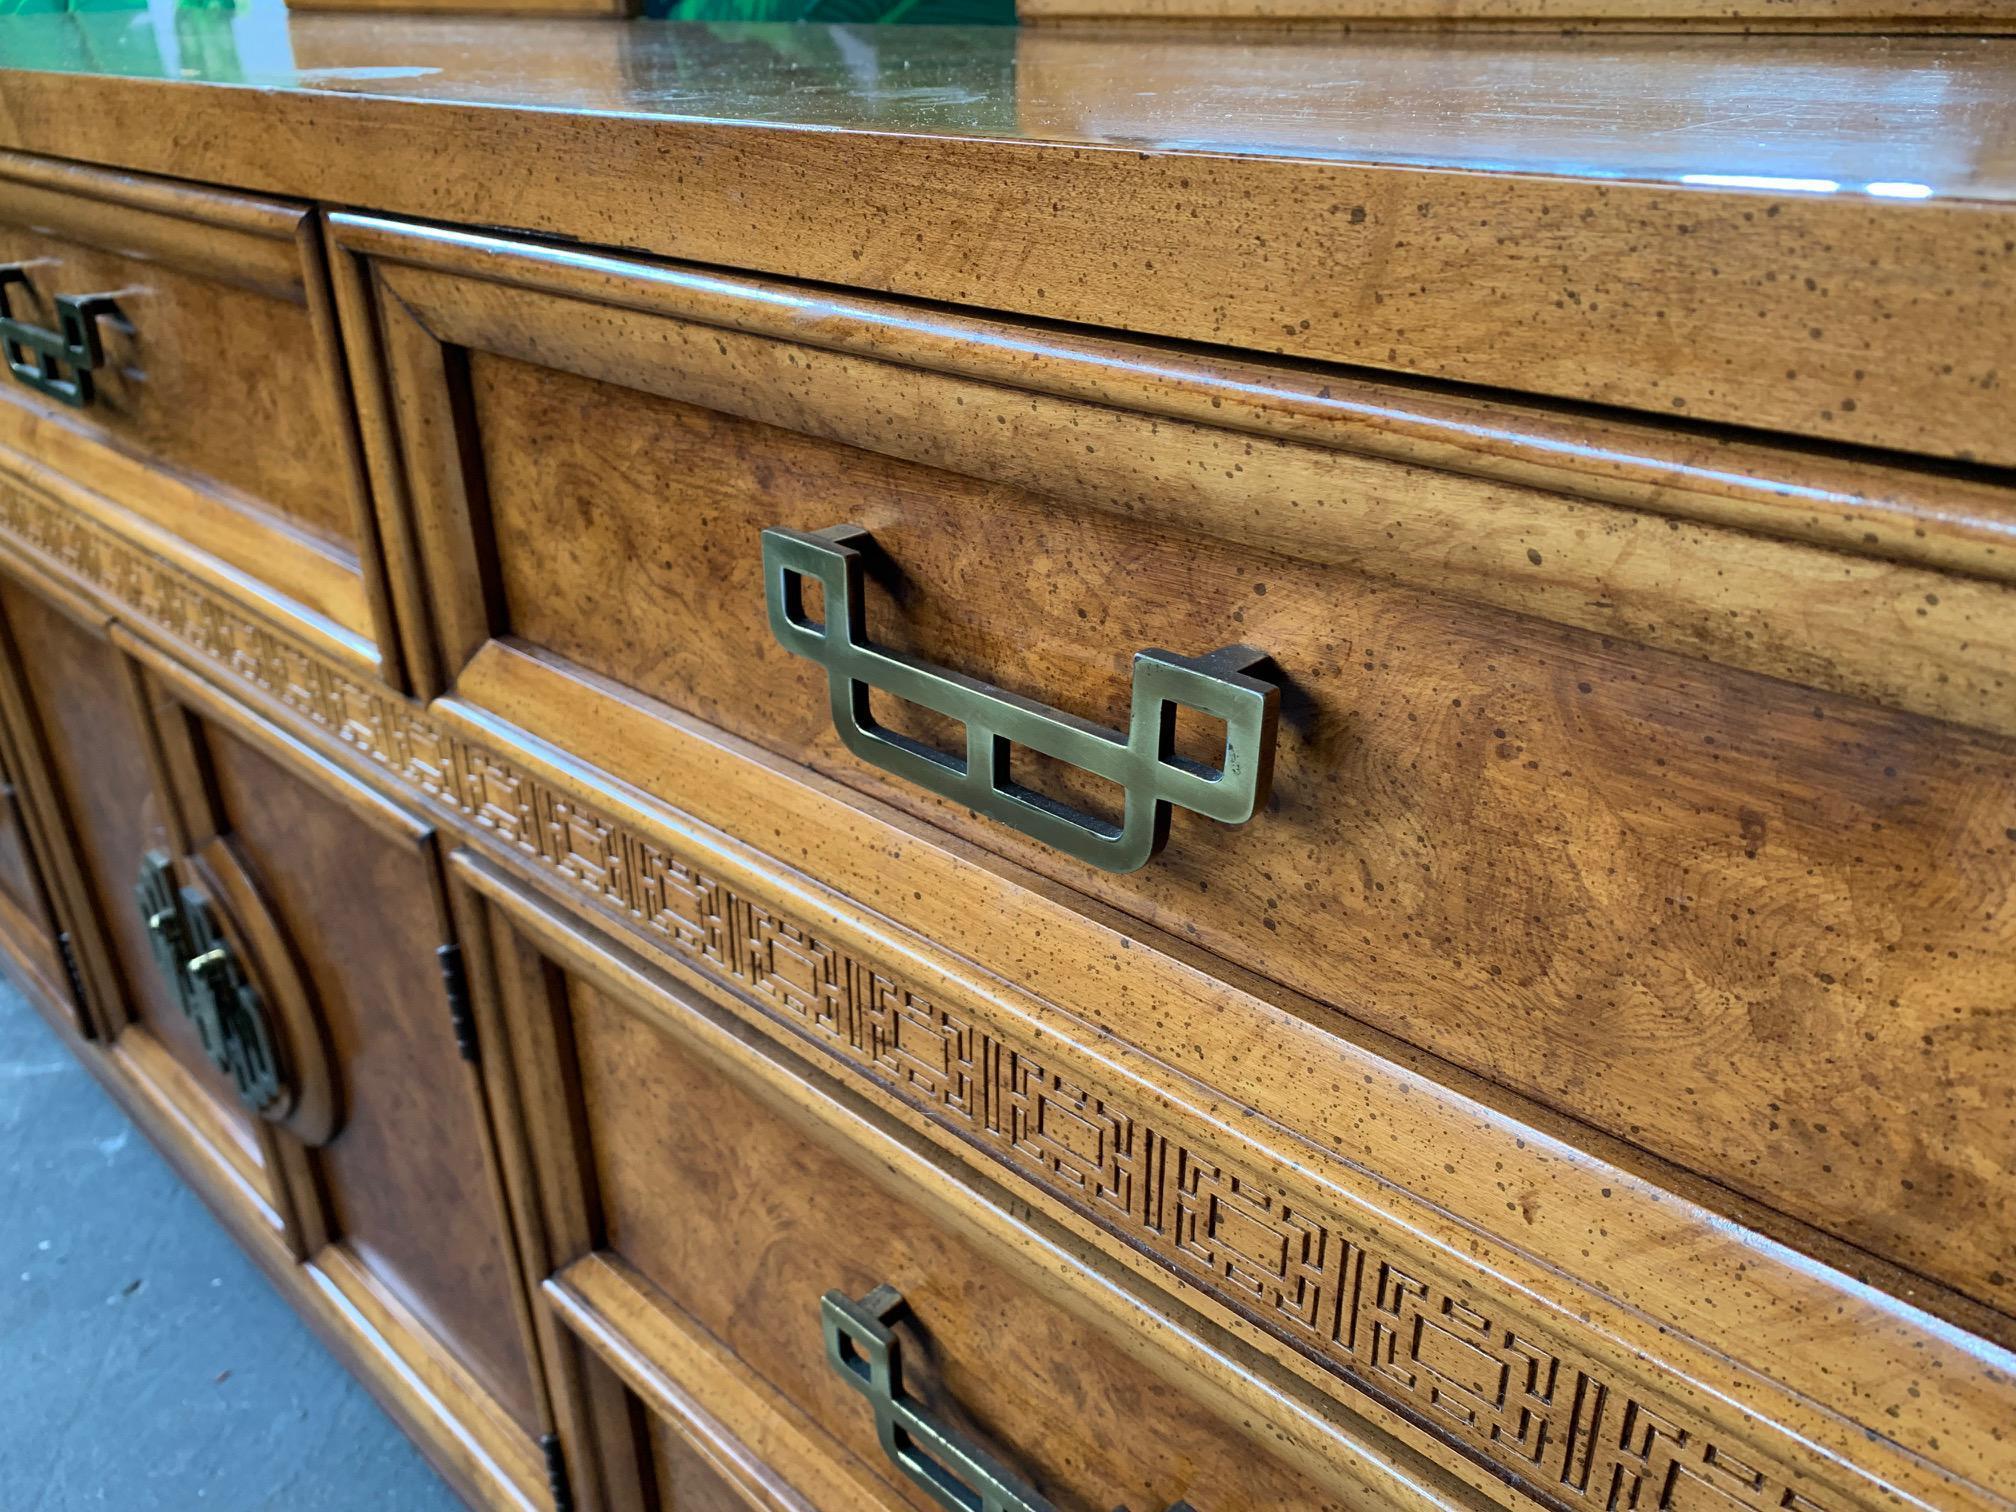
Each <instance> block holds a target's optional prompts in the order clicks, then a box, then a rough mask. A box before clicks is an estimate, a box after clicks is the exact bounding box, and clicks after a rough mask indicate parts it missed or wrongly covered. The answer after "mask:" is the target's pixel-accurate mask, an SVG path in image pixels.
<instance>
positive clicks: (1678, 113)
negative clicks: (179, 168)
mask: <svg viewBox="0 0 2016 1512" xmlns="http://www.w3.org/2000/svg"><path fill="white" fill-rule="evenodd" d="M0 66H4V67H6V68H9V69H15V68H32V69H52V70H60V71H76V72H85V73H94V74H110V75H117V76H122V77H127V78H175V77H179V78H183V79H188V80H194V81H200V82H208V83H219V84H249V85H255V86H259V87H262V88H278V89H289V90H304V91H311V92H318V93H321V92H327V93H342V94H345V95H351V96H357V95H372V96H381V97H385V98H390V99H399V100H432V101H443V102H457V103H464V104H473V105H501V106H510V107H518V108H529V109H541V110H565V111H570V112H587V113H593V114H598V115H619V116H625V117H640V116H641V117H645V118H650V119H657V120H666V121H696V122H697V121H707V122H748V123H759V124H762V125H769V126H800V127H811V128H824V129H837V130H843V131H897V132H905V133H922V134H927V135H935V136H966V137H972V136H978V137H1010V138H1021V139H1024V140H1031V141H1044V142H1070V143H1086V144H1097V145H1100V146H1108V147H1130V148H1139V149H1143V150H1149V151H1157V152H1167V151H1192V152H1213V153H1225V152H1229V153H1239V154H1254V155H1280V154H1292V155H1294V156H1296V157H1309V158H1333V159H1338V160H1343V161H1350V162H1360V163H1396V164H1409V165H1421V166H1434V167H1448V168H1461V169H1469V170H1477V171H1517V172H1527V173H1548V174H1565V175H1570V176H1574V177H1578V178H1591V179H1658V180H1664V181H1667V182H1672V183H1692V184H1722V185H1739V184H1740V183H1741V181H1744V180H1755V181H1757V183H1756V187H1759V188H1767V189H1769V188H1777V189H1782V190H1785V191H1788V192H1797V193H1803V194H1816V195H1817V194H1845V195H1855V194H1872V193H1873V194H1875V195H1877V196H1879V197H1883V196H1887V197H1892V198H1919V199H1922V198H1927V197H1931V198H1940V199H1981V200H1995V201H2009V200H2016V108H2012V104H2016V40H1998V39H1992V38H1979V37H1952V38H1932V37H1915V38H1871V37H1771V38H1739V37H1717V36H1694V37H1682V38H1676V37H1670V36H1650V37H1647V36H1631V37H1617V36H1611V37H1593V36H1581V37H1567V36H1505V35H1493V34H1477V33H1457V34H1446V35H1440V36H1424V35H1420V34H1407V33H1373V34H1366V35H1358V36H1348V37H1345V36H1331V37H1323V36H1319V35H1311V34H1308V33H1301V34H1297V33H1292V32H1280V31H1275V32H1267V31H1248V32H1245V33H1239V32H1199V31H1194V30H1190V29H1187V28H1185V29H1164V30H1160V31H1147V32H1140V31H1136V32H1107V33H1105V34H1103V35H1101V34H1091V35H1087V34H1085V33H1075V34H1072V33H1064V32H1058V31H1044V30H1036V31H1029V30H1019V31H1018V30H1017V29H1014V28H1008V27H846V26H809V25H808V26H789V25H774V24H751V25H725V24H724V25H703V24H690V23H677V22H672V23H648V22H647V23H642V24H638V25H631V26H616V27H609V26H604V25H602V24H600V23H585V22H564V21H548V22H542V23H536V24H529V25H528V24H526V23H520V22H506V21H486V20H481V19H466V18H452V19H438V18H426V17H412V18H403V19H401V20H400V21H399V22H398V23H397V24H395V25H387V24H386V23H385V22H384V21H383V20H378V19H369V18H354V17H347V16H333V15H314V14H300V15H289V14H287V13H286V12H284V11H277V10H274V9H271V8H261V7H254V8H253V9H252V10H251V11H249V12H238V13H236V14H234V13H231V12H225V11H210V10H202V11H189V12H185V13H182V14H180V15H178V16H177V17H176V18H175V25H174V28H173V30H172V32H171V31H169V30H166V29H163V28H160V27H158V26H155V25H154V24H152V23H151V22H150V21H149V20H148V18H147V17H146V16H145V15H144V14H135V13H133V12H130V11H129V12H112V13H98V14H89V13H86V14H71V15H57V16H12V17H8V18H6V20H5V21H4V23H0Z"/></svg>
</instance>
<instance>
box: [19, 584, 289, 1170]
mask: <svg viewBox="0 0 2016 1512" xmlns="http://www.w3.org/2000/svg"><path fill="white" fill-rule="evenodd" d="M0 613H4V615H5V617H6V621H7V625H8V627H9V630H10V632H11V634H12V638H13V643H14V656H15V661H16V672H17V674H18V679H19V689H18V691H19V694H20V704H21V712H22V714H23V715H24V716H25V722H27V723H29V724H31V725H32V728H33V734H34V737H35V739H36V740H37V742H38V744H39V747H40V750H41V753H42V757H43V759H44V761H45V763H46V768H47V772H48V776H49V782H50V788H51V791H52V795H53V797H54V800H55V802H56V804H57V805H59V806H60V809H61V813H60V816H56V817H55V822H54V823H53V824H52V828H58V829H60V831H61V833H62V834H63V836H64V837H65V839H66V840H67V842H68V843H69V845H70V847H71V848H72V851H73V854H74V858H75V862H76V865H77V870H78V872H79V874H80V877H81V887H82V891H83V893H84V894H85V902H86V904H87V906H88V909H89V913H90V918H89V920H88V923H87V924H85V925H84V926H83V927H80V929H79V931H78V934H79V942H78V948H79V950H80V952H83V951H87V950H88V951H92V952H95V956H96V964H97V968H98V970H99V973H100V974H101V975H102V977H103V979H104V980H105V981H106V982H107V983H108V984H109V985H110V988H111V992H112V993H114V994H116V998H117V1003H116V1005H107V1006H108V1007H109V1008H111V1012H110V1013H109V1015H108V1017H109V1018H110V1019H111V1021H112V1025H111V1026H112V1027H113V1028H114V1029H115V1030H116V1031H117V1037H118V1038H123V1037H124V1036H125V1035H128V1034H137V1035H139V1036H142V1037H144V1038H146V1039H148V1040H150V1041H152V1042H153V1046H154V1047H158V1049H159V1050H160V1051H162V1052H165V1055H156V1054H152V1053H140V1054H136V1055H129V1056H127V1057H126V1058H125V1064H126V1067H127V1069H128V1070H129V1071H130V1072H131V1073H132V1074H134V1075H136V1076H139V1077H141V1078H142V1079H143V1080H146V1081H147V1082H148V1083H149V1084H150V1086H151V1088H152V1090H153V1092H154V1093H155V1095H157V1096H159V1097H162V1098H164V1099H166V1100H167V1101H168V1102H169V1103H171V1104H172V1105H174V1106H175V1107H177V1108H178V1109H179V1110H180V1111H181V1113H182V1114H184V1115H185V1116H186V1117H187V1118H188V1119H189V1120H190V1121H191V1123H192V1124H193V1125H194V1126H195V1127H197V1128H198V1129H201V1130H202V1131H204V1133H205V1134H206V1136H207V1137H208V1139H209V1141H210V1143H211V1144H212V1146H213V1149H214V1151H215V1153H216V1154H217V1155H219V1156H220V1157H221V1158H222V1159H223V1160H225V1161H226V1162H227V1163H228V1164H229V1165H230V1166H231V1167H232V1168H233V1169H234V1170H236V1171H237V1172H238V1174H239V1175H240V1176H242V1177H243V1178H245V1179H246V1180H247V1181H248V1182H249V1183H250V1184H251V1186H252V1188H253V1189H254V1190H255V1191H257V1192H258V1193H259V1194H260V1196H261V1197H262V1198H264V1199H266V1200H267V1201H269V1202H270V1201H271V1200H273V1197H274V1195H275V1193H274V1187H273V1184H272V1179H271V1176H270V1174H269V1168H270V1160H269V1155H268V1150H267V1148H266V1138H265V1135H264V1132H263V1131H262V1130H261V1128H260V1127H259V1125H258V1121H257V1120H256V1119H254V1118H253V1117H252V1115H251V1114H250V1113H248V1112H247V1111H246V1110H245V1109H244V1108H243V1107H242V1106H241V1105H240V1104H239V1102H238V1098H237V1092H236V1089H235V1088H233V1087H232V1085H231V1083H230V1082H229V1081H228V1080H227V1079H226V1078H225V1077H224V1076H223V1075H222V1074H221V1073H219V1072H218V1070H217V1068H216V1067H215V1066H214V1065H212V1063H211V1061H210V1057H209V1056H208V1055H207V1054H206V1053H205V1051H204V1049H203V1044H202V1041H201V1039H200V1037H199V1035H198V1033H197V1030H196V1026H195V1025H194V1024H193V1023H191V1022H190V1020H189V1018H188V1016H187V1015H186V1014H185V1013H184V1012H183V1010H182V1006H181V1003H180V1001H179V1000H178V999H177V997H176V995H175V993H174V991H173V990H172V989H171V987H170V986H169V984H168V983H167V981H166V980H165V979H164V978H163V977H162V975H161V973H160V969H159V967H158V966H157V965H156V963H155V959H154V951H153V945H152V941H151V939H150V937H149V935H148V931H147V922H146V919H145V918H144V917H143V915H142V913H141V910H140V907H139V904H138V902H137V901H136V899H135V896H134V887H135V884H136V883H137V882H138V880H139V877H140V870H141V866H142V862H143V860H144V858H145V857H146V855H147V853H148V852H149V851H160V850H163V849H165V848H166V847H167V846H168V835H167V831H166V828H165V825H164V822H163V813H162V809H161V805H160V801H159V798H158V797H157V795H156V792H155V784H154V773H153V770H152V768H151V766H150V763H149V760H148V755H147V752H148V749H149V736H148V732H147V727H146V722H145V720H144V719H143V717H142V705H141V703H140V702H139V700H138V698H137V697H136V696H135V689H136V687H137V683H136V681H135V678H136V676H137V674H136V673H135V671H134V669H133V667H132V665H131V663H130V662H129V661H128V660H127V658H126V657H125V656H124V655H123V654H122V653H121V652H120V651H119V649H118V648H117V647H116V646H115V645H113V643H112V641H111V640H110V639H109V638H108V636H107V634H106V633H105V631H104V629H103V628H102V627H100V626H96V625H93V624H91V623H89V622H87V621H85V620H83V619H80V618H76V617H73V616H72V615H71V614H69V613H66V612H65V611H63V610H62V609H60V608H58V607H56V606H55V605H54V604H52V603H50V602H49V601H47V600H45V599H43V598H42V597H41V596H39V595H38V594H36V593H34V592H32V591H30V590H29V589H27V588H26V587H24V586H22V585H21V584H20V583H17V582H15V581H13V580H11V579H4V578H0ZM86 933H88V934H89V936H90V939H89V941H88V942H87V941H86V940H85V939H84V938H83V936H84V935H85V934H86ZM115 1043H117V1038H115ZM136 1048H137V1047H134V1046H128V1049H129V1050H132V1049H136ZM164 1060H165V1062H166V1063H167V1064H168V1065H172V1067H173V1068H174V1072H173V1073H172V1074H168V1075H164V1076H161V1077H159V1078H157V1077H155V1076H154V1075H153V1074H152V1072H153V1070H154V1068H161V1069H164V1070H165V1069H166V1068H165V1067H164V1066H163V1062H164ZM192 1100H193V1101H192ZM198 1104H200V1105H198Z"/></svg>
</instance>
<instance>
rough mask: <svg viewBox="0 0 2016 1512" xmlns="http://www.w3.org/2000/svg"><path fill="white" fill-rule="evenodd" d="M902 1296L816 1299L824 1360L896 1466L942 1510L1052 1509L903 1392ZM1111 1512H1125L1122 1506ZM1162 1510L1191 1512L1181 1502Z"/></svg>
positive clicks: (891, 1290)
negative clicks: (864, 1409) (898, 1324)
mask: <svg viewBox="0 0 2016 1512" xmlns="http://www.w3.org/2000/svg"><path fill="white" fill-rule="evenodd" d="M902 1309H903V1295H902V1293H901V1292H899V1291H897V1290H896V1288H895V1287H893V1286H878V1287H876V1288H875V1289H874V1290H873V1291H871V1292H870V1293H868V1295H867V1296H865V1297H863V1298H862V1299H861V1300H860V1301H858V1302H856V1301H853V1300H851V1299H850V1298H849V1297H848V1296H847V1294H846V1293H845V1292H837V1291H829V1292H828V1293H826V1295H825V1296H823V1297H821V1298H820V1299H819V1322H820V1330H821V1332H822V1333H823V1334H824V1335H825V1338H826V1362H827V1364H829V1365H831V1366H832V1367H833V1369H834V1370H835V1371H837V1372H838V1373H839V1375H840V1377H841V1379H842V1380H844V1381H846V1383H847V1384H848V1385H849V1386H852V1387H853V1388H854V1389H855V1390H856V1391H858V1392H860V1393H861V1395H863V1396H864V1397H866V1398H867V1399H868V1404H869V1405H870V1406H871V1407H873V1408H874V1409H875V1434H876V1437H877V1438H879V1439H881V1441H882V1452H883V1453H884V1454H886V1455H888V1456H889V1458H890V1459H891V1461H893V1462H894V1463H895V1465H896V1467H897V1469H899V1470H901V1471H902V1472H903V1473H904V1474H905V1475H907V1476H909V1477H910V1479H911V1480H913V1481H915V1482H916V1483H917V1484H918V1485H920V1486H922V1487H923V1488H924V1490H925V1491H926V1492H927V1493H928V1494H929V1495H930V1497H931V1499H932V1500H933V1501H935V1502H937V1503H938V1505H939V1506H941V1507H945V1508H947V1509H949V1512H1056V1504H1055V1503H1053V1502H1051V1501H1049V1500H1047V1499H1046V1498H1044V1497H1042V1496H1040V1495H1038V1494H1037V1492H1036V1490H1035V1488H1034V1487H1032V1486H1031V1485H1030V1484H1029V1483H1028V1482H1027V1481H1025V1480H1023V1479H1022V1478H1021V1477H1020V1476H1018V1475H1016V1474H1015V1473H1014V1472H1013V1471H1011V1470H1009V1469H1008V1468H1007V1467H1006V1466H1005V1465H1003V1464H1002V1463H1001V1462H1000V1461H999V1460H997V1459H995V1458H994V1457H993V1456H992V1455H990V1454H988V1453H987V1452H986V1451H985V1450H984V1449H981V1448H980V1447H979V1446H978V1445H976V1444H971V1443H968V1442H966V1441H965V1440H964V1439H963V1438H962V1437H961V1436H960V1435H958V1434H957V1433H954V1432H953V1431H952V1430H951V1429H949V1428H946V1427H944V1426H943V1425H942V1424H940V1423H937V1422H935V1421H933V1419H932V1418H931V1415H930V1414H929V1413H928V1412H927V1411H926V1410H925V1409H924V1407H923V1404H921V1403H920V1402H918V1401H917V1400H916V1399H915V1398H913V1397H911V1396H909V1395H907V1394H906V1393H905V1392H904V1390H903V1355H902V1348H901V1345H900V1344H899V1343H898V1342H897V1339H896V1336H895V1335H894V1334H893V1333H891V1332H890V1331H889V1327H888V1325H889V1322H890V1321H891V1320H892V1319H894V1318H895V1316H896V1315H897V1314H898V1313H899V1312H901V1311H902ZM1116 1512H1125V1509H1124V1508H1119V1509H1116ZM1169 1512H1191V1509H1190V1508H1189V1506H1188V1504H1187V1503H1185V1502H1180V1501H1179V1502H1176V1503H1173V1504H1172V1505H1171V1506H1170V1508H1169Z"/></svg>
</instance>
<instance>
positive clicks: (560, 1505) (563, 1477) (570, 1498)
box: [539, 1433, 574, 1512]
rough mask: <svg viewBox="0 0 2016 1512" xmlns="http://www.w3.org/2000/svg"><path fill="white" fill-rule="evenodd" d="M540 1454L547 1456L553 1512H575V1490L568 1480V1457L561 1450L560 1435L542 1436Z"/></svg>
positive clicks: (547, 1479)
mask: <svg viewBox="0 0 2016 1512" xmlns="http://www.w3.org/2000/svg"><path fill="white" fill-rule="evenodd" d="M539 1452H540V1453H542V1454H544V1455H545V1456H546V1489H547V1491H548V1492H549V1493H551V1495H552V1497H553V1512H574V1488H573V1486H572V1485H570V1484H569V1483H568V1480H567V1456H566V1455H565V1454H563V1453H562V1452H561V1450H560V1435H559V1434H557V1433H548V1434H544V1435H542V1436H541V1438H540V1440H539Z"/></svg>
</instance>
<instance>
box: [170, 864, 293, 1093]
mask: <svg viewBox="0 0 2016 1512" xmlns="http://www.w3.org/2000/svg"><path fill="white" fill-rule="evenodd" d="M134 891H135V895H136V896H137V897H138V899H139V901H140V911H141V914H142V915H143V916H144V917H145V919H146V920H147V934H148V938H149V940H150V942H151V943H152V945H153V948H154V960H155V964H156V965H157V966H159V967H160V969H161V974H162V976H164V977H165V978H166V979H167V981H168V985H169V986H170V987H171V988H172V989H173V990H174V993H175V998H176V1001H177V1002H178V1003H179V1004H180V1005H181V1008H182V1011H183V1013H185V1014H187V1015H188V1017H189V1019H190V1021H191V1022H192V1023H193V1024H195V1026H196V1033H197V1037H198V1038H199V1039H200V1040H201V1042H202V1045H203V1053H204V1054H205V1055H207V1056H209V1057H210V1061H211V1064H213V1065H214V1066H216V1067H217V1069H218V1070H219V1071H221V1072H223V1073H224V1075H225V1076H227V1077H229V1078H230V1080H231V1084H232V1085H233V1086H234V1087H235V1088H237V1091H238V1096H239V1098H240V1100H241V1101H243V1102H244V1104H245V1106H246V1107H248V1108H250V1109H251V1110H252V1111H253V1112H255V1113H259V1114H262V1115H263V1114H269V1113H273V1112H275V1111H276V1110H279V1109H281V1105H282V1104H283V1103H284V1101H285V1098H286V1086H285V1083H284V1082H283V1080H282V1078H281V1073H280V1058H279V1053H278V1048H277V1046H276V1043H275V1040H274V1037H273V1028H272V1025H271V1024H270V1023H269V1022H268V1021H267V1017H266V1008H265V1004H264V1003H262V1002H261V1001H260V998H259V992H258V989H257V988H255V987H254V986H253V985H252V982H251V979H250V978H249V977H247V976H246V974H245V970H244V967H243V965H242V964H241V963H240V962H239V960H238V958H237V956H236V954H235V953H234V952H233V951H232V949H231V942H230V941H229V940H228V939H226V938H225V936H224V933H223V931H222V929H221V928H220V927H219V926H218V923H217V916H216V914H215V913H214V912H213V911H212V909H211V907H210V903H209V900H207V899H206V898H205V897H204V896H203V895H202V894H201V893H200V892H198V891H196V889H194V888H190V887H181V888H178V887H177V886H176V885H175V874H174V871H173V869H172V864H171V863H170V861H169V859H168V858H167V857H166V856H164V855H162V854H161V853H160V852H159V851H149V852H148V853H147V855H146V856H145V857H144V858H142V860H141V863H140V881H139V883H138V885H137V886H136V888H135V890H134Z"/></svg>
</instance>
